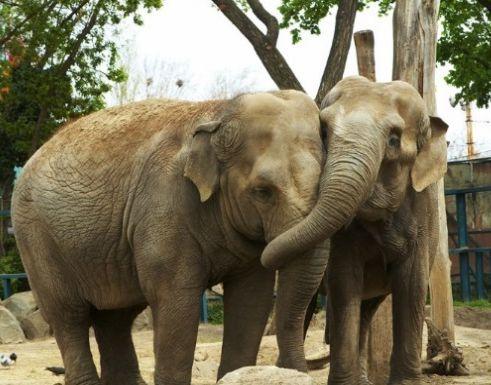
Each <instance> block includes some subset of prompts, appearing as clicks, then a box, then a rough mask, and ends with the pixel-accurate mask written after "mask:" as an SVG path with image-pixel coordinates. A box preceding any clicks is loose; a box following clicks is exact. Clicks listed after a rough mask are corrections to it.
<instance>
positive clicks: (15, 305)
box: [3, 291, 38, 321]
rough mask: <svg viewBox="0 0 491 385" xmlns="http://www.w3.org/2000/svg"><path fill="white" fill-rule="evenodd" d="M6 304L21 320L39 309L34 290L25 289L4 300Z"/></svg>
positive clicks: (4, 304)
mask: <svg viewBox="0 0 491 385" xmlns="http://www.w3.org/2000/svg"><path fill="white" fill-rule="evenodd" d="M3 306H5V307H6V308H7V309H8V310H9V311H10V312H11V313H12V314H13V315H14V316H15V317H16V318H17V319H18V320H19V321H22V320H23V319H24V318H26V317H27V316H28V315H29V314H31V313H34V312H35V311H36V310H37V308H38V307H37V305H36V301H35V299H34V296H33V295H32V291H23V292H21V293H15V294H14V295H12V296H10V297H8V298H7V299H6V300H5V301H3Z"/></svg>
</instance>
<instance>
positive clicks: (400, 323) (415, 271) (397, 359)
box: [389, 254, 428, 385]
mask: <svg viewBox="0 0 491 385" xmlns="http://www.w3.org/2000/svg"><path fill="white" fill-rule="evenodd" d="M427 286H428V258H425V256H424V254H423V255H417V256H412V257H410V258H408V259H407V260H406V261H404V262H403V263H401V264H400V265H398V266H396V267H395V268H394V271H393V276H392V307H393V316H394V321H393V324H394V330H393V334H394V346H393V350H392V357H391V372H390V380H389V384H391V385H402V384H404V385H409V384H411V385H419V384H421V347H422V333H423V323H424V311H425V301H426V292H427Z"/></svg>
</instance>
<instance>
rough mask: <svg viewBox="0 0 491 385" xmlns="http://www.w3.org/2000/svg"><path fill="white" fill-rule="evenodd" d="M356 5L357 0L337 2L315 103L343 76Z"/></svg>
mask: <svg viewBox="0 0 491 385" xmlns="http://www.w3.org/2000/svg"><path fill="white" fill-rule="evenodd" d="M356 6H357V0H341V1H340V2H339V6H338V11H337V13H336V26H335V27H334V38H333V40H332V46H331V51H330V52H329V58H328V59H327V63H326V67H325V68H324V73H323V74H322V78H321V82H320V85H319V89H318V91H317V95H316V97H315V101H316V103H317V105H320V104H321V102H322V100H323V99H324V97H325V96H326V95H327V93H328V92H329V91H330V90H331V88H332V87H334V86H335V85H336V83H337V82H339V81H340V80H341V79H342V78H343V74H344V67H345V66H346V59H347V58H348V52H349V49H350V45H351V36H352V35H353V28H354V24H355V16H356Z"/></svg>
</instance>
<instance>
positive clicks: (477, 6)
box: [437, 0, 491, 107]
mask: <svg viewBox="0 0 491 385" xmlns="http://www.w3.org/2000/svg"><path fill="white" fill-rule="evenodd" d="M484 3H485V1H484V2H478V1H476V0H451V1H450V0H447V1H442V3H441V5H440V14H441V16H442V24H443V30H442V33H441V37H440V40H439V41H438V51H437V55H438V56H437V60H438V62H439V63H441V64H447V63H448V64H450V65H451V67H452V68H451V69H450V72H449V74H448V75H447V77H446V78H445V80H446V81H447V83H449V84H451V85H453V86H454V87H456V88H458V89H459V92H458V93H457V95H456V99H457V100H462V101H466V102H470V101H476V104H477V106H478V107H484V106H486V107H488V106H489V102H490V100H491V61H490V60H491V19H490V12H491V11H490V10H489V8H484V6H483V5H484ZM488 4H491V2H490V3H488Z"/></svg>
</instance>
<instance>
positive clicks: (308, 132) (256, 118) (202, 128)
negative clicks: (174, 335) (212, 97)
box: [185, 91, 328, 370]
mask: <svg viewBox="0 0 491 385" xmlns="http://www.w3.org/2000/svg"><path fill="white" fill-rule="evenodd" d="M217 117H218V118H217V119H216V120H212V121H208V122H205V123H203V124H201V125H199V126H198V127H197V128H196V130H195V133H194V137H193V139H192V143H191V150H190V154H189V156H188V159H187V163H186V166H185V176H186V177H187V178H188V179H190V180H191V181H192V182H193V184H194V185H195V186H196V189H197V190H198V192H199V196H200V198H201V201H202V202H205V204H207V203H208V202H217V205H218V206H219V207H220V212H221V213H224V215H225V216H226V222H227V223H230V225H231V226H230V227H231V228H233V229H234V231H236V232H238V233H239V234H240V235H241V236H243V237H245V238H246V239H247V240H249V241H252V242H253V243H256V244H260V245H264V244H265V243H267V242H269V241H270V240H272V239H274V238H275V237H276V236H278V235H279V234H281V233H283V232H284V231H286V230H287V229H288V228H290V227H292V226H293V225H295V224H296V223H298V222H300V221H301V220H302V219H303V218H305V217H306V216H307V215H308V213H309V212H310V211H311V210H312V208H313V206H314V204H315V202H316V200H317V193H318V181H319V177H320V174H321V171H322V164H323V162H324V153H325V151H324V149H323V142H322V137H321V136H322V133H321V129H320V128H321V127H320V122H319V111H318V108H317V106H316V105H315V103H314V102H313V101H312V100H311V99H310V98H309V97H308V96H307V95H305V94H304V93H301V92H298V91H277V92H269V93H256V94H244V95H240V96H238V97H237V98H235V99H233V100H232V101H230V102H227V105H225V107H224V108H223V111H220V112H219V113H218V114H217ZM314 246H317V245H314ZM261 251H262V247H261V250H260V251H259V253H260V252H261ZM303 253H305V251H303ZM327 256H328V253H327V251H326V250H325V249H323V248H322V247H312V250H310V251H308V252H307V253H306V257H305V258H299V259H295V260H292V261H291V262H290V263H285V264H283V265H282V266H281V270H280V271H279V284H278V297H277V313H276V314H277V323H278V324H277V330H278V338H279V343H280V345H281V346H284V347H285V349H282V350H283V351H285V350H289V352H288V356H289V357H294V356H295V357H298V356H299V355H302V356H303V335H302V326H303V318H304V316H305V309H306V307H307V305H308V303H309V301H310V299H311V297H312V295H313V293H314V292H315V290H316V288H317V286H318V285H319V283H320V280H321V278H322V275H323V272H324V270H325V267H326V264H327ZM291 304H294V307H295V309H294V310H293V311H292V307H291ZM293 341H295V342H293ZM302 361H303V360H301V359H297V358H291V359H290V358H281V357H280V362H281V363H282V364H283V365H290V362H302ZM298 368H299V369H302V370H306V366H305V365H304V364H303V363H302V364H301V366H300V367H298Z"/></svg>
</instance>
